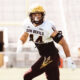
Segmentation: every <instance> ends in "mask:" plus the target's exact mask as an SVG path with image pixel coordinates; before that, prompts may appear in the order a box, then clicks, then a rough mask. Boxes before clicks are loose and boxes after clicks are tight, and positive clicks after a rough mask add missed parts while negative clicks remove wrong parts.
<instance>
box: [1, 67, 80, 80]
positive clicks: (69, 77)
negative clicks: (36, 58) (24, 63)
mask: <svg viewBox="0 0 80 80" xmlns="http://www.w3.org/2000/svg"><path fill="white" fill-rule="evenodd" d="M27 70H28V69H26V68H7V69H5V68H4V69H2V68H1V69H0V80H23V75H24V73H25V72H26V71H27ZM33 80H46V77H45V74H44V73H43V74H42V75H40V76H38V77H36V78H34V79H33ZM60 80H80V69H79V68H78V69H75V70H72V69H60Z"/></svg>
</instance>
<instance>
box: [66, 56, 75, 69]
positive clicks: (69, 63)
mask: <svg viewBox="0 0 80 80" xmlns="http://www.w3.org/2000/svg"><path fill="white" fill-rule="evenodd" d="M66 60H67V67H68V68H72V69H75V68H76V65H75V63H74V62H73V60H72V59H71V57H67V59H66Z"/></svg>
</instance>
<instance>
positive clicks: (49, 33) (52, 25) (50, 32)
mask: <svg viewBox="0 0 80 80" xmlns="http://www.w3.org/2000/svg"><path fill="white" fill-rule="evenodd" d="M48 25H49V27H48V35H49V36H51V34H52V33H53V32H54V31H55V30H56V27H55V24H54V23H53V22H49V23H48Z"/></svg>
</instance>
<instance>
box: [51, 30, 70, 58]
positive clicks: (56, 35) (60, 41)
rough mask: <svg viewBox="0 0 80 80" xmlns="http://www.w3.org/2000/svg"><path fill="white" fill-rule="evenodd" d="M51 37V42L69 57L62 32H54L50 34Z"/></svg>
mask: <svg viewBox="0 0 80 80" xmlns="http://www.w3.org/2000/svg"><path fill="white" fill-rule="evenodd" d="M51 37H52V38H53V40H54V41H55V42H56V43H58V44H60V45H61V46H62V47H63V50H64V52H65V55H66V57H70V50H69V47H68V44H67V42H66V40H65V39H64V37H63V35H62V32H61V31H57V30H55V31H54V32H53V33H52V35H51Z"/></svg>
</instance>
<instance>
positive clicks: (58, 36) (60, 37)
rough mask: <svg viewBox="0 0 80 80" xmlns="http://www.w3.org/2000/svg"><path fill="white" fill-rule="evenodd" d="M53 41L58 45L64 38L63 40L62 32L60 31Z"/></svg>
mask: <svg viewBox="0 0 80 80" xmlns="http://www.w3.org/2000/svg"><path fill="white" fill-rule="evenodd" d="M52 38H53V40H54V41H55V42H56V43H58V42H59V41H60V40H61V39H62V38H63V35H62V31H58V33H57V34H56V36H54V37H52Z"/></svg>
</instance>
